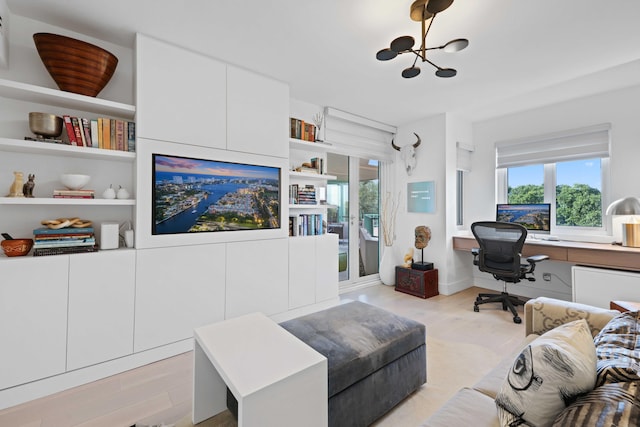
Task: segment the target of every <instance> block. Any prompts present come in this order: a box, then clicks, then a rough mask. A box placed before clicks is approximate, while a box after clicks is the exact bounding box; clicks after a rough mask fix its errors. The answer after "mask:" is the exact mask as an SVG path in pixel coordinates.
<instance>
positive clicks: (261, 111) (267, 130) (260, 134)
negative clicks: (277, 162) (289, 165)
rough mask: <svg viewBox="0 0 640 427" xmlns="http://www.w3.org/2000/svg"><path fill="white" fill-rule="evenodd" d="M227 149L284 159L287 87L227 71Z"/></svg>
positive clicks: (287, 102)
mask: <svg viewBox="0 0 640 427" xmlns="http://www.w3.org/2000/svg"><path fill="white" fill-rule="evenodd" d="M227 114H228V116H227V129H228V131H227V138H228V140H227V149H229V150H234V151H242V152H245V153H255V154H264V155H267V156H275V157H282V158H287V157H288V155H289V153H288V151H289V150H288V147H287V145H286V144H283V143H282V141H286V140H287V135H288V132H289V123H288V122H287V121H286V117H288V115H289V86H287V85H286V84H284V83H281V82H278V81H276V80H273V79H270V78H267V77H264V76H261V75H258V74H255V73H252V72H250V71H246V70H243V69H240V68H236V67H232V66H229V67H228V72H227Z"/></svg>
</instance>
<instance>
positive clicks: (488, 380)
mask: <svg viewBox="0 0 640 427" xmlns="http://www.w3.org/2000/svg"><path fill="white" fill-rule="evenodd" d="M538 336H539V335H536V334H531V335H529V336H528V337H526V338H525V340H524V342H522V343H521V345H520V346H519V347H518V348H517V349H516V350H514V351H512V352H511V353H510V354H509V355H507V356H506V357H504V358H503V359H502V360H501V361H500V363H498V365H496V366H495V367H494V368H493V369H492V370H491V371H489V373H488V374H487V375H485V376H484V377H482V378H480V380H478V382H477V383H475V384H474V385H473V387H471V388H473V389H474V390H478V391H479V392H480V393H483V394H486V395H487V396H489V397H490V398H492V399H495V398H496V396H497V395H498V392H499V391H500V388H501V387H502V383H504V379H505V378H506V376H507V373H508V372H509V370H510V369H511V366H513V360H514V359H515V358H516V356H518V355H519V354H520V352H522V348H523V347H525V346H526V345H528V344H529V343H531V342H532V341H533V340H535V339H536V338H538Z"/></svg>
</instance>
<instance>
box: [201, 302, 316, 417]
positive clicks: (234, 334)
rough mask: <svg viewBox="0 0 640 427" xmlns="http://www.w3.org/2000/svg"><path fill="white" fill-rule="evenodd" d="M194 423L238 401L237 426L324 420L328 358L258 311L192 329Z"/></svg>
mask: <svg viewBox="0 0 640 427" xmlns="http://www.w3.org/2000/svg"><path fill="white" fill-rule="evenodd" d="M194 338H195V343H194V362H193V363H194V365H193V368H194V369H193V377H194V379H193V414H192V418H193V423H194V424H196V423H199V422H201V421H203V420H206V419H207V418H210V417H212V416H214V415H216V414H218V413H220V412H222V411H224V410H225V409H227V405H226V388H227V387H229V390H231V392H232V393H233V395H234V397H235V398H236V400H237V401H238V426H239V427H243V426H244V427H252V426H260V427H269V426H273V427H283V426H292V427H299V426H319V427H325V426H326V425H327V423H328V407H327V402H328V384H327V359H326V358H325V357H324V356H323V355H321V354H320V353H318V352H317V351H315V350H314V349H312V348H311V347H309V346H308V345H307V344H305V343H303V342H302V341H300V340H299V339H298V338H296V337H295V336H293V335H291V334H290V333H289V332H287V331H286V330H284V329H283V328H281V327H280V326H279V325H278V324H277V323H275V322H274V321H273V320H271V319H269V318H268V317H266V316H265V315H263V314H262V313H252V314H248V315H245V316H241V317H236V318H234V319H229V320H225V321H222V322H219V323H214V324H212V325H207V326H203V327H200V328H197V329H195V331H194Z"/></svg>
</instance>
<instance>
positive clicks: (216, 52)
mask: <svg viewBox="0 0 640 427" xmlns="http://www.w3.org/2000/svg"><path fill="white" fill-rule="evenodd" d="M7 3H8V5H9V9H10V11H11V13H12V14H18V15H23V16H26V17H29V18H32V19H35V20H39V21H44V22H47V23H49V24H52V25H56V26H59V27H63V28H66V29H69V30H72V31H75V32H78V33H81V34H86V35H88V36H91V37H96V38H98V39H102V40H108V41H110V42H113V43H116V44H120V45H123V46H128V47H133V43H134V33H135V32H142V33H145V34H147V35H150V36H154V37H156V38H159V39H162V40H166V41H169V42H172V43H173V44H176V45H179V46H184V47H187V48H189V49H191V50H194V51H198V52H202V53H205V54H207V55H209V56H212V57H215V58H218V59H221V60H223V61H225V62H228V63H231V64H235V65H238V66H241V67H244V68H247V69H250V70H254V71H256V72H259V73H261V74H264V75H266V76H270V77H273V78H275V79H277V80H280V81H283V82H286V83H288V84H289V86H290V95H291V97H292V98H294V99H297V100H300V101H305V102H309V103H312V104H317V105H320V106H331V107H334V108H337V109H340V110H343V111H347V112H350V113H353V114H357V115H360V116H363V117H367V118H369V119H372V120H376V121H379V122H382V123H386V124H390V125H396V126H400V125H403V124H405V123H410V122H413V121H416V120H419V119H421V118H425V117H429V116H432V115H435V114H439V113H443V112H452V113H457V114H460V115H461V116H463V117H465V118H467V119H469V120H473V121H477V120H484V119H487V118H490V117H493V116H498V115H503V114H505V113H508V112H514V111H521V110H524V109H529V108H534V107H539V106H544V105H546V104H549V103H555V102H560V101H562V100H566V99H572V98H576V97H580V96H585V95H589V94H594V93H598V92H602V91H607V90H613V89H618V88H623V87H628V86H632V85H637V84H640V25H638V22H639V21H640V1H638V0H616V1H608V2H606V1H602V0H600V1H595V0H560V1H559V0H536V1H525V0H482V1H479V0H455V2H454V3H453V5H452V6H451V7H450V8H449V9H447V10H445V11H444V12H442V13H441V14H439V15H438V16H437V17H436V19H435V20H434V23H433V26H432V27H431V31H430V32H429V36H428V37H427V45H428V46H439V45H442V44H444V43H446V42H447V41H449V40H451V39H455V38H467V39H469V41H470V44H469V47H468V48H467V49H465V50H463V51H461V52H457V53H445V52H442V51H436V52H433V53H432V54H431V55H428V57H429V58H430V60H432V61H433V62H435V63H436V64H438V65H439V66H441V67H445V68H446V67H451V68H456V69H457V70H458V75H457V76H456V77H453V78H449V79H446V78H438V77H436V76H435V75H434V74H433V72H434V71H435V69H434V68H432V67H431V66H429V65H428V64H426V63H425V64H423V65H422V67H421V68H422V73H421V74H420V75H419V76H418V77H416V78H413V79H404V78H402V77H401V76H400V72H401V71H402V70H403V69H404V68H406V67H409V66H410V65H411V63H412V62H413V58H409V57H408V55H401V56H399V57H398V58H396V59H394V60H393V61H387V62H380V61H377V60H376V58H375V55H376V52H377V51H378V50H380V49H382V48H385V47H388V45H389V43H390V42H391V40H393V39H395V38H396V37H398V36H401V35H411V36H413V37H414V38H416V39H419V37H420V24H419V23H417V22H414V21H412V20H410V18H409V6H410V5H411V3H412V0H402V1H389V0H348V1H345V0H267V1H257V0H245V1H238V0H215V1H211V0H188V1H185V0H109V1H107V2H103V1H100V2H98V1H95V0H94V1H87V0H7ZM89 5H95V6H94V7H89Z"/></svg>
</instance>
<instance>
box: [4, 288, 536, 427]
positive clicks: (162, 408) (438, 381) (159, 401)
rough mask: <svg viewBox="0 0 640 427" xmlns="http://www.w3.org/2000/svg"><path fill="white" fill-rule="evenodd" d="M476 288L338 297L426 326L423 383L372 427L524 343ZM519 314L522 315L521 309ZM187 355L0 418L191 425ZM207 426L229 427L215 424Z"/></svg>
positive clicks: (418, 409) (517, 328) (413, 409)
mask: <svg viewBox="0 0 640 427" xmlns="http://www.w3.org/2000/svg"><path fill="white" fill-rule="evenodd" d="M482 291H484V290H483V289H480V288H470V289H467V290H465V291H462V292H459V293H457V294H455V295H451V296H444V295H438V296H436V297H433V298H428V299H421V298H417V297H413V296H410V295H406V294H403V293H400V292H395V291H394V289H393V287H387V286H384V285H379V286H374V287H370V288H366V289H364V290H360V291H354V292H351V293H347V294H343V295H341V299H342V300H360V301H363V302H367V303H369V304H372V305H375V306H378V307H381V308H384V309H386V310H389V311H392V312H394V313H397V314H400V315H402V316H406V317H409V318H412V319H415V320H417V321H419V322H422V323H424V324H425V325H426V327H427V384H425V385H424V386H423V387H422V388H421V389H420V390H419V391H417V392H416V393H414V394H413V395H411V396H409V397H408V398H407V399H405V400H404V401H403V402H402V403H401V404H400V405H398V406H397V407H396V408H394V409H393V410H392V411H391V412H389V413H388V414H387V415H386V416H384V417H383V418H382V419H380V420H379V421H377V422H376V423H375V424H374V425H375V426H376V427H392V426H393V427H397V426H417V425H419V424H420V423H421V422H422V421H423V420H425V419H426V418H427V417H428V416H429V415H431V414H432V413H433V412H435V411H436V410H437V409H438V408H439V407H440V406H442V404H443V403H444V402H445V401H446V400H447V399H449V398H450V397H451V396H453V394H454V393H455V392H456V391H457V390H458V389H460V388H461V387H464V386H470V385H472V384H473V383H474V382H476V381H477V380H478V379H480V378H481V377H482V376H483V375H485V374H486V373H487V372H488V371H489V370H490V369H491V368H493V366H495V365H496V364H497V363H498V362H499V361H500V360H501V359H502V358H503V357H504V355H505V354H508V353H510V352H511V351H513V350H514V349H515V348H516V347H517V346H518V345H519V344H520V342H521V341H522V339H523V338H524V325H522V324H521V325H516V324H514V323H513V321H512V316H511V314H510V313H509V312H506V311H503V310H502V309H501V307H499V306H498V305H494V304H490V305H483V306H482V307H481V310H480V313H474V312H473V309H472V307H473V301H474V300H475V297H476V295H477V293H478V292H482ZM518 310H519V311H520V312H521V311H522V307H519V308H518ZM191 364H192V353H191V352H188V353H184V354H181V355H178V356H175V357H172V358H169V359H166V360H163V361H159V362H156V363H152V364H150V365H147V366H143V367H141V368H138V369H134V370H131V371H128V372H124V373H122V374H119V375H115V376H112V377H109V378H105V379H103V380H100V381H95V382H93V383H90V384H86V385H83V386H80V387H76V388H73V389H70V390H66V391H64V392H61V393H57V394H54V395H51V396H48V397H45V398H42V399H38V400H34V401H31V402H27V403H25V404H22V405H18V406H15V407H13V408H8V409H6V410H4V411H0V426H3V427H4V426H6V427H72V426H73V427H90V426H96V427H103V426H104V427H129V426H131V425H133V424H135V423H138V424H139V425H154V424H158V425H161V424H162V423H164V424H166V425H171V424H176V426H177V427H183V426H185V427H186V426H189V425H191V424H190V422H189V419H190V413H191V393H192V391H191V384H192V366H191ZM216 418H217V419H216V420H210V421H209V422H206V426H207V427H209V426H214V425H233V424H234V423H233V422H229V421H228V417H219V418H218V417H216ZM203 424H204V423H203Z"/></svg>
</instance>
